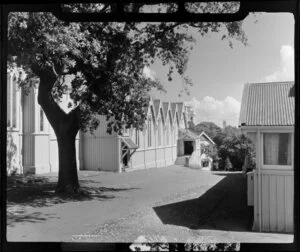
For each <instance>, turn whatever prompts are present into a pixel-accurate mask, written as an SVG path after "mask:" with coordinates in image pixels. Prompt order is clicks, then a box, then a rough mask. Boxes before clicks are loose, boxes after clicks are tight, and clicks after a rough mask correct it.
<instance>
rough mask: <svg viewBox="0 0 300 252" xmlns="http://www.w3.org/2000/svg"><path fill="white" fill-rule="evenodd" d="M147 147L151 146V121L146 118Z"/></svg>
mask: <svg viewBox="0 0 300 252" xmlns="http://www.w3.org/2000/svg"><path fill="white" fill-rule="evenodd" d="M147 128H148V147H151V146H152V120H151V118H148V127H147Z"/></svg>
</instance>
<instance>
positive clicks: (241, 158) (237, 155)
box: [218, 134, 255, 170]
mask: <svg viewBox="0 0 300 252" xmlns="http://www.w3.org/2000/svg"><path fill="white" fill-rule="evenodd" d="M218 155H219V156H220V167H221V169H225V167H226V162H227V161H226V159H227V158H230V161H231V163H232V166H233V169H234V170H242V167H243V164H244V162H245V157H246V156H248V157H249V167H254V166H255V158H254V157H255V153H254V146H253V144H252V142H251V140H250V139H249V138H247V137H246V136H245V135H243V134H242V135H239V136H228V137H225V138H224V139H223V142H222V144H221V145H220V146H219V147H218Z"/></svg>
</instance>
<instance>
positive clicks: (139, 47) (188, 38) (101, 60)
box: [7, 2, 247, 193]
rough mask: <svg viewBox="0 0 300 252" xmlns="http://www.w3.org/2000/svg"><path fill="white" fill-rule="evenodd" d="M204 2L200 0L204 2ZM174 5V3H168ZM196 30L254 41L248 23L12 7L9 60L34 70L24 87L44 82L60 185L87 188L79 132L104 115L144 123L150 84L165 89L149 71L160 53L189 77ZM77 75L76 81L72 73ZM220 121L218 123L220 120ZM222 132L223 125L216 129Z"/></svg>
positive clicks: (112, 125) (226, 7) (116, 125)
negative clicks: (66, 18)
mask: <svg viewBox="0 0 300 252" xmlns="http://www.w3.org/2000/svg"><path fill="white" fill-rule="evenodd" d="M199 4H200V5H199ZM143 6H144V5H143V4H140V3H131V4H128V5H127V6H126V9H127V11H131V12H138V11H139V10H140V9H142V8H143ZM236 7H237V4H236V3H235V2H232V3H229V2H228V3H224V4H221V5H220V4H216V3H208V4H206V5H204V6H202V5H201V3H198V4H197V3H196V4H191V6H190V9H191V11H193V10H197V9H198V8H201V9H203V11H205V12H209V11H212V12H216V11H217V12H218V11H222V12H224V11H225V12H226V11H230V10H232V9H236ZM65 8H66V9H69V10H71V11H75V12H78V11H88V12H89V11H92V10H95V8H96V11H97V12H99V13H100V12H108V11H111V12H113V11H114V10H115V9H116V8H118V6H116V4H114V3H107V4H98V5H95V4H94V5H93V4H72V5H65ZM167 11H169V10H167ZM189 29H194V30H195V31H197V32H199V33H200V34H201V35H202V36H205V35H206V34H208V33H210V32H220V39H228V41H229V46H231V47H232V39H236V40H239V41H241V42H242V43H243V44H244V45H246V44H247V38H246V36H245V33H244V31H243V29H242V23H241V22H232V23H221V22H208V23H207V22H206V23H205V22H201V23H195V22H193V23H181V22H178V23H176V22H164V23H160V22H156V23H151V22H149V23H138V22H137V23H133V22H128V23H108V22H99V23H92V22H82V23H74V22H71V23H68V22H63V21H61V20H58V19H57V18H55V17H54V16H53V15H52V14H51V13H49V12H44V13H42V12H29V13H21V12H10V13H9V25H8V43H7V45H8V66H9V67H11V68H15V67H21V68H22V69H23V70H24V71H25V72H26V79H25V81H20V82H19V84H20V86H22V87H23V88H24V89H25V88H29V87H31V86H33V85H37V84H38V103H39V104H40V106H41V107H42V109H43V110H44V112H45V115H46V117H47V119H48V121H49V122H50V124H51V126H52V128H53V129H54V132H55V135H56V136H57V140H58V141H57V142H58V154H59V174H58V184H57V188H56V191H57V192H70V193H76V192H80V190H79V189H80V186H79V182H78V175H77V166H76V149H75V137H76V135H77V133H78V131H79V130H80V129H81V130H83V131H86V130H91V131H93V130H94V129H96V128H97V127H98V125H99V120H98V119H97V115H99V114H100V115H103V116H105V118H106V120H108V121H109V123H108V125H107V131H108V132H109V133H112V132H116V133H119V134H122V131H123V128H124V127H125V128H130V127H135V128H142V126H143V123H144V121H145V118H146V115H145V112H144V107H145V106H147V103H148V101H149V97H148V95H147V93H148V91H150V90H151V89H152V88H159V89H162V85H161V84H160V83H159V82H158V81H152V80H150V79H149V78H146V77H145V76H144V75H143V69H144V67H145V66H150V65H151V64H153V63H154V61H155V60H159V61H161V62H162V64H163V65H167V66H168V67H169V71H168V73H167V75H168V78H169V80H170V81H171V80H172V75H173V73H174V72H175V71H176V72H177V73H178V74H179V75H181V76H182V79H183V81H184V82H185V83H186V84H189V83H190V81H189V79H188V78H187V76H185V74H184V73H185V70H186V67H187V62H188V55H189V53H190V51H191V50H192V45H193V43H194V42H195V39H194V38H193V37H192V35H191V33H188V30H189ZM68 75H73V76H74V78H73V79H72V81H71V85H70V86H69V87H68V86H67V85H66V82H65V79H66V76H68ZM66 92H70V96H71V98H72V100H73V102H74V106H71V108H70V109H71V111H70V112H69V113H65V112H64V111H63V110H62V109H61V108H60V106H59V105H58V103H59V100H60V99H61V97H62V95H63V94H65V93H66ZM212 128H215V127H212ZM211 131H212V134H209V135H210V136H214V135H215V134H216V132H215V131H217V129H211Z"/></svg>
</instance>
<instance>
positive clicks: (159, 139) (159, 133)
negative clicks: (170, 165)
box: [157, 120, 161, 146]
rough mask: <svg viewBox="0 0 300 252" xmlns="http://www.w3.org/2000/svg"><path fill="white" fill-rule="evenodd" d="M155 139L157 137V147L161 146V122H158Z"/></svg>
mask: <svg viewBox="0 0 300 252" xmlns="http://www.w3.org/2000/svg"><path fill="white" fill-rule="evenodd" d="M157 137H158V146H161V120H159V121H158V127H157Z"/></svg>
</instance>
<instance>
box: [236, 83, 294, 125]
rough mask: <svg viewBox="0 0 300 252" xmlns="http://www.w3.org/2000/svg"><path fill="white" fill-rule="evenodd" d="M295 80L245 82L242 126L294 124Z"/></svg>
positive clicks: (240, 121) (241, 112)
mask: <svg viewBox="0 0 300 252" xmlns="http://www.w3.org/2000/svg"><path fill="white" fill-rule="evenodd" d="M293 87H294V82H270V83H251V84H250V83H249V84H245V86H244V90H243V97H242V104H241V111H240V120H239V125H241V126H292V125H294V113H295V95H294V92H293Z"/></svg>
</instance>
